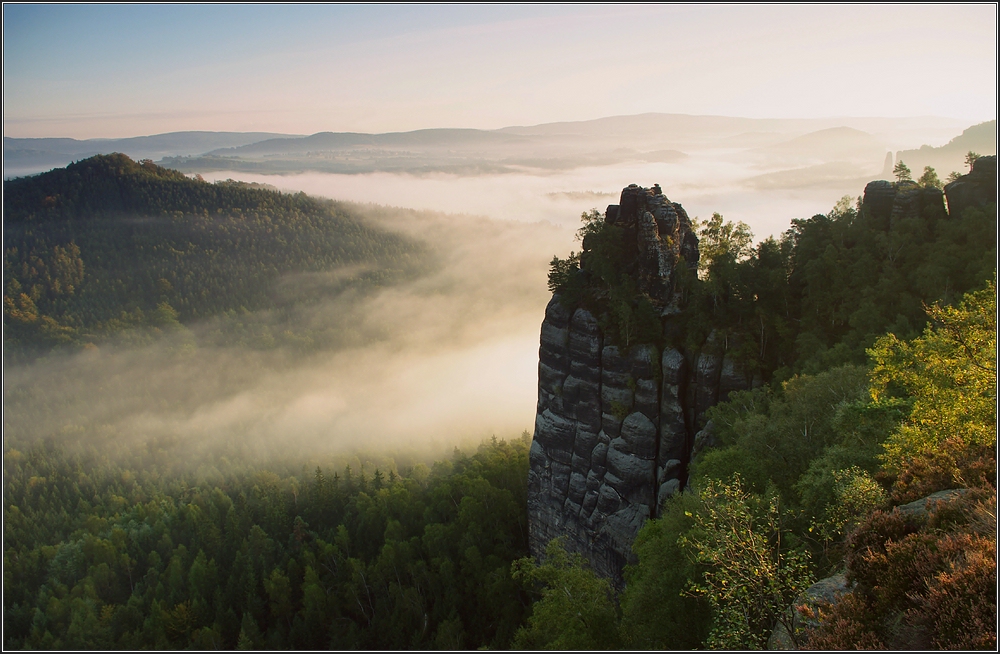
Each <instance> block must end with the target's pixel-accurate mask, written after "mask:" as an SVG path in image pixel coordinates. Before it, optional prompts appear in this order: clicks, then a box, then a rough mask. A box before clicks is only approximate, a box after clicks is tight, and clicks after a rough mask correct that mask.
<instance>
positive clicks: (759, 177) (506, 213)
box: [4, 150, 879, 465]
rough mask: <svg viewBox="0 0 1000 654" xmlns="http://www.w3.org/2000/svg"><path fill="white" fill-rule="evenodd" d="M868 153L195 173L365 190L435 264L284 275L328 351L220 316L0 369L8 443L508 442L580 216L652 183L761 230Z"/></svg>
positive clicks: (429, 450)
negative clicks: (353, 281) (141, 342)
mask: <svg viewBox="0 0 1000 654" xmlns="http://www.w3.org/2000/svg"><path fill="white" fill-rule="evenodd" d="M878 163H879V162H873V163H872V165H871V166H870V168H872V169H875V170H868V169H867V168H865V167H864V166H863V165H860V164H857V163H855V164H844V165H843V166H841V168H840V169H839V171H838V173H837V174H836V175H833V176H830V175H829V171H823V170H820V171H818V172H817V174H819V175H821V176H822V175H823V174H826V178H824V179H822V180H820V179H818V178H817V179H813V177H816V175H813V174H812V173H811V172H810V170H809V169H808V168H807V169H803V170H800V171H798V172H796V173H794V174H792V173H788V174H784V175H782V174H777V175H775V172H776V171H775V169H774V167H773V166H769V165H767V162H766V161H763V160H762V159H761V158H760V156H759V155H753V156H750V155H747V154H746V153H745V152H744V151H739V152H738V151H735V150H733V151H718V152H710V153H701V154H697V155H694V156H691V157H689V158H688V159H686V160H685V161H683V162H681V163H635V164H621V165H615V166H602V167H594V168H577V169H575V170H572V171H568V172H558V173H548V174H541V173H539V172H538V171H530V170H525V171H524V172H523V173H507V174H500V175H478V176H458V175H445V174H428V175H409V174H389V173H373V174H364V175H332V174H321V173H302V174H296V175H288V176H274V175H252V174H245V173H228V172H222V173H215V174H206V175H205V177H206V178H208V179H210V180H213V179H214V180H218V179H226V178H230V177H232V178H237V179H241V180H244V181H249V182H261V183H266V184H269V185H273V186H275V187H278V188H280V189H282V190H289V191H305V192H306V193H309V194H311V195H316V196H323V197H328V198H336V199H338V200H341V201H348V202H353V203H358V204H351V205H350V211H351V213H354V214H356V215H361V216H363V217H364V218H365V219H366V220H369V221H372V222H373V223H375V224H378V225H380V226H383V227H385V228H388V229H390V230H395V231H399V232H403V233H405V234H407V235H409V236H412V237H414V238H416V239H419V240H420V241H422V242H424V243H425V244H426V245H427V246H428V248H429V251H430V252H431V258H432V259H433V264H432V265H431V266H430V267H429V270H430V272H427V273H425V274H423V275H421V276H419V277H417V278H415V279H411V280H410V281H407V282H403V283H400V284H397V285H394V286H388V287H383V288H380V289H378V290H377V291H376V292H374V293H369V294H367V295H365V296H364V297H356V296H352V295H351V294H350V293H341V294H339V295H338V294H337V293H336V292H331V291H330V289H336V288H337V287H338V284H340V282H341V281H342V280H344V279H347V278H350V277H351V276H352V275H357V274H363V273H364V271H360V270H354V269H346V268H345V269H340V270H335V271H331V272H329V273H320V274H317V273H310V274H299V275H288V276H286V277H284V278H282V279H281V280H280V281H279V283H278V284H277V285H276V287H275V289H276V292H277V293H280V294H282V295H284V296H287V297H289V298H303V297H311V296H315V298H317V299H315V300H314V301H311V302H308V303H299V304H297V305H296V307H295V312H294V314H293V315H294V320H296V321H298V322H300V323H301V324H307V325H309V326H310V327H309V328H310V329H322V328H323V326H326V328H327V329H328V331H330V332H336V333H337V334H339V335H340V338H336V339H333V340H332V341H330V342H328V343H326V345H324V346H322V347H311V346H310V345H309V344H308V343H306V344H304V345H303V346H302V347H291V346H289V345H288V343H289V342H291V341H292V340H294V339H293V338H292V337H291V336H290V337H289V338H286V339H284V340H279V342H280V343H282V344H281V345H278V346H274V347H271V348H259V347H256V348H255V347H241V346H236V345H228V346H224V345H221V344H219V343H224V342H231V341H226V339H221V340H219V339H216V340H214V341H213V339H212V338H203V336H204V335H206V334H210V333H213V330H214V331H215V332H218V331H219V330H220V329H222V330H224V329H225V326H224V325H222V322H221V319H216V320H209V321H205V322H203V323H199V324H188V325H187V326H186V327H185V329H183V330H181V331H180V332H178V333H174V334H172V335H170V336H168V337H165V338H161V339H159V340H158V341H156V342H155V343H154V344H153V345H147V346H143V347H134V346H131V347H126V346H115V345H110V344H103V345H100V346H99V347H97V348H90V349H88V350H86V351H83V352H81V353H78V354H74V355H50V356H49V357H47V358H45V359H43V360H40V361H37V362H35V363H33V364H31V365H26V366H8V367H6V370H5V381H4V434H5V439H6V440H7V442H8V447H10V446H15V445H16V446H21V445H23V444H28V443H31V442H34V441H37V440H51V441H53V442H57V443H63V444H67V445H84V446H91V445H92V446H94V447H97V448H99V449H101V450H102V451H103V452H110V453H115V452H120V453H124V452H133V453H134V452H146V453H147V455H148V456H150V457H153V458H154V459H156V460H157V461H160V462H163V461H169V462H170V463H171V465H174V464H176V465H188V464H191V465H195V464H200V463H202V462H204V461H205V460H207V459H209V458H211V457H216V456H218V457H221V456H225V457H229V458H233V457H238V458H239V459H240V460H252V461H263V462H268V463H274V462H277V461H283V462H287V463H294V462H298V461H309V460H316V459H317V458H323V457H331V456H332V457H339V458H340V459H343V458H344V457H347V458H350V457H352V456H355V455H357V456H365V455H367V454H369V453H374V452H381V453H383V454H385V453H389V454H392V455H393V456H395V457H396V459H397V460H403V459H406V460H411V461H412V460H419V459H431V458H438V457H440V456H442V455H444V454H446V453H447V452H448V451H449V450H450V448H451V447H453V446H455V445H462V446H469V445H474V444H475V443H478V442H479V441H480V440H481V439H482V438H488V437H490V436H491V435H493V434H496V435H497V436H499V437H510V436H517V435H519V434H520V433H521V432H522V431H523V430H529V431H530V430H531V429H532V427H533V420H534V411H535V399H536V383H537V377H536V375H537V373H536V369H537V352H538V330H539V325H540V322H541V319H542V316H543V312H544V307H545V304H546V302H547V301H548V298H549V294H548V292H547V288H546V273H547V270H548V264H549V261H550V260H551V259H552V256H553V255H559V256H565V255H566V254H567V253H568V252H569V251H570V250H571V249H574V248H578V247H579V246H578V244H577V243H576V242H575V241H574V239H573V233H574V231H575V230H576V229H577V227H579V217H580V214H581V212H583V211H586V210H589V209H591V208H593V207H597V208H599V209H602V210H603V208H604V207H605V206H606V205H608V204H611V203H615V202H617V198H618V196H619V194H620V192H621V189H622V188H623V187H624V186H627V185H628V184H630V183H637V184H640V185H643V186H651V185H652V184H655V183H659V184H660V185H661V186H662V188H663V191H664V193H665V194H666V195H667V196H668V197H669V198H670V199H671V200H672V201H675V202H680V203H681V204H682V205H684V207H685V208H686V209H687V211H688V213H689V215H691V216H692V217H696V216H697V217H700V218H702V219H706V218H708V217H709V216H711V214H712V212H715V211H718V212H720V213H722V214H723V215H724V216H725V217H726V218H727V219H730V220H742V221H744V222H746V223H748V224H749V225H750V226H751V228H752V229H753V231H754V233H755V235H756V238H757V239H758V240H759V239H762V238H765V237H767V236H768V235H772V234H773V235H778V234H780V233H781V232H782V231H784V230H785V229H787V228H788V226H789V221H790V220H791V219H792V218H801V217H808V216H811V215H813V214H816V213H821V212H825V211H827V210H828V209H829V208H830V207H832V206H833V204H834V203H835V202H836V201H837V200H838V199H839V198H840V197H841V196H843V195H845V194H850V195H852V196H857V195H858V194H860V193H861V192H862V191H863V188H864V180H865V177H866V176H867V177H868V178H874V177H875V176H876V174H877V168H878V165H877V164H878ZM851 166H853V168H852V167H851ZM821 168H822V167H821ZM852 171H857V175H858V177H857V178H856V179H854V180H853V181H852V180H851V179H849V178H848V175H850V174H853V172H852ZM778 172H779V173H780V171H778ZM362 203H377V204H362ZM390 205H391V206H406V207H413V209H397V208H390ZM442 212H448V213H442ZM255 319H258V320H259V321H261V322H263V323H266V322H267V321H268V320H269V318H268V316H267V315H261V316H257V317H256V318H255ZM220 325H221V326H220ZM209 343H216V345H209ZM331 343H332V344H331Z"/></svg>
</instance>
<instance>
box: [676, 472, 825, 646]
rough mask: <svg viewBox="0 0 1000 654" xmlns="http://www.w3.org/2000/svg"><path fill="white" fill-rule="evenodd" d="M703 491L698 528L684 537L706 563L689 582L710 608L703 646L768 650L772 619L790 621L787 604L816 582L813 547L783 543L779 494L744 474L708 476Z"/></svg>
mask: <svg viewBox="0 0 1000 654" xmlns="http://www.w3.org/2000/svg"><path fill="white" fill-rule="evenodd" d="M698 495H699V498H700V499H701V502H702V504H703V508H702V509H701V510H699V511H697V512H695V513H693V514H692V516H693V520H694V527H693V528H692V530H691V531H690V532H688V534H687V535H685V536H682V537H681V543H682V544H683V546H684V547H687V548H690V549H691V551H693V552H694V556H695V559H696V560H697V561H698V562H699V563H701V564H703V565H705V566H706V567H707V569H706V570H705V572H704V573H703V574H702V577H701V579H696V580H692V582H691V583H690V590H691V592H692V593H694V594H696V595H700V596H703V597H705V598H706V599H707V600H708V603H709V605H710V606H711V608H712V629H711V631H710V633H709V635H708V638H707V639H706V641H705V645H706V646H707V647H709V648H711V649H763V648H764V647H765V646H766V644H767V640H768V638H769V637H770V635H771V631H772V630H773V629H774V626H775V625H776V624H777V623H778V622H779V621H788V618H787V614H786V609H787V607H788V605H789V604H790V603H791V602H792V600H793V599H795V597H796V596H797V595H798V594H799V593H800V592H802V591H803V590H805V589H806V588H807V587H808V586H809V585H810V584H811V583H812V579H811V575H810V572H809V554H808V552H807V551H805V550H802V549H793V548H789V547H788V544H787V543H783V542H782V537H783V534H784V532H785V527H784V525H783V524H782V523H783V521H784V518H785V516H784V515H783V513H782V511H781V509H780V508H779V502H778V497H777V495H775V494H773V493H769V494H767V495H766V496H761V495H756V494H753V493H750V492H747V491H745V490H744V489H743V487H742V484H741V482H740V478H739V476H735V477H733V479H732V480H731V481H730V482H729V483H716V482H714V481H709V482H708V483H706V484H705V485H704V486H703V487H702V488H701V490H700V491H699V493H698ZM789 627H791V625H790V624H788V625H786V628H789ZM792 632H793V630H792V629H791V628H789V633H792Z"/></svg>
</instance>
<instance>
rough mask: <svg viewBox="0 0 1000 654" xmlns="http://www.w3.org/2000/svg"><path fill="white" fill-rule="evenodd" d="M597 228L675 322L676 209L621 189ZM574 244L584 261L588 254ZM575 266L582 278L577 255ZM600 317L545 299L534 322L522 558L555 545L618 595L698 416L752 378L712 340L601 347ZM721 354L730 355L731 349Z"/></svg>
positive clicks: (677, 475)
mask: <svg viewBox="0 0 1000 654" xmlns="http://www.w3.org/2000/svg"><path fill="white" fill-rule="evenodd" d="M605 220H606V222H608V223H610V224H612V225H616V226H618V227H620V228H621V229H622V233H623V239H624V246H625V253H626V259H627V260H628V266H627V270H628V274H629V275H630V276H631V277H632V278H634V279H635V281H636V283H637V286H638V288H639V289H640V290H641V291H642V292H643V293H645V294H646V296H648V297H649V298H650V301H651V303H652V304H653V306H654V308H655V309H656V310H657V311H659V313H660V316H661V322H662V324H663V327H664V329H665V330H669V329H670V321H671V317H672V316H674V315H676V314H677V313H678V312H679V311H680V307H679V306H678V305H679V298H678V296H677V293H676V292H675V291H676V289H675V273H676V271H677V268H678V267H679V266H685V265H686V266H688V267H691V268H697V265H698V256H699V255H698V239H697V237H696V235H695V234H694V232H693V231H692V229H691V221H690V219H689V218H688V216H687V213H686V212H685V211H684V209H683V207H681V205H679V204H677V203H673V202H670V201H669V200H668V199H667V198H666V196H664V195H663V193H662V192H661V191H660V188H659V186H654V187H653V188H652V189H645V188H640V187H639V186H636V185H631V186H629V187H628V188H626V189H624V190H623V191H622V195H621V201H620V203H619V204H618V205H611V206H609V207H608V209H607V214H606V218H605ZM587 249H588V248H587V243H586V242H585V243H584V250H585V252H586V250H587ZM580 266H581V268H582V269H584V270H586V267H587V261H586V257H585V255H584V256H583V257H582V258H581V262H580ZM600 324H601V321H600V319H599V317H597V316H594V315H592V314H591V312H590V311H588V310H587V309H585V308H583V307H574V306H567V304H566V303H565V302H564V301H563V300H562V299H561V298H560V297H559V296H558V295H554V296H553V297H552V300H551V301H550V302H549V304H548V307H546V310H545V319H544V321H543V322H542V329H541V343H540V347H539V357H538V358H539V362H538V408H537V414H536V418H535V434H534V440H533V442H532V444H531V452H530V470H529V474H528V515H529V530H530V531H529V538H530V546H531V551H532V554H534V555H535V556H536V557H537V556H540V555H542V554H543V552H544V550H545V546H546V545H547V544H548V542H549V541H550V540H552V539H553V538H556V537H561V538H563V539H564V542H565V546H566V547H567V549H569V550H571V551H575V552H579V553H581V554H583V555H584V556H586V557H587V558H588V559H589V560H590V562H591V565H592V566H593V568H594V569H595V571H596V572H597V573H598V574H600V575H601V576H603V577H606V578H608V579H610V580H611V581H612V583H614V584H615V585H616V586H618V587H621V586H622V585H623V579H622V570H623V568H624V566H625V564H626V563H627V562H629V561H630V560H631V556H632V554H631V548H632V542H633V541H634V540H635V536H636V534H637V533H638V531H639V529H640V528H641V527H642V525H643V523H644V522H645V521H646V519H648V518H650V517H655V516H656V514H657V509H658V507H659V505H660V503H661V502H662V501H663V500H664V499H666V498H667V497H669V496H670V495H671V494H673V493H675V492H677V491H678V490H679V489H680V488H682V487H683V486H684V484H685V483H686V481H687V466H688V461H689V459H690V454H691V448H692V443H693V437H694V434H695V432H696V431H697V430H698V429H699V428H700V426H701V424H700V423H701V421H702V414H703V413H704V411H705V410H706V409H708V408H709V407H710V406H712V405H713V404H715V403H716V402H718V401H719V400H720V399H724V398H725V396H726V395H728V393H729V392H730V391H732V390H736V389H741V388H749V387H750V386H751V385H752V384H753V383H754V380H753V379H748V378H747V376H746V375H744V374H742V372H741V371H740V370H739V368H738V366H736V365H735V363H734V362H733V361H732V360H731V359H730V358H727V356H726V349H727V348H726V345H727V344H726V343H725V341H724V339H720V338H717V337H716V336H715V335H714V334H713V335H712V336H710V337H709V339H708V341H707V342H706V343H705V344H704V345H703V346H702V347H701V348H700V350H699V352H698V353H697V354H695V353H689V352H683V351H681V350H679V349H675V348H667V349H665V350H664V351H662V352H661V351H659V350H658V349H657V347H656V346H655V345H652V344H633V345H631V346H630V347H629V348H627V350H626V349H623V348H620V347H619V346H617V345H615V344H612V343H610V342H606V339H605V336H604V334H603V332H602V330H601V328H600V326H599V325H600ZM729 345H732V344H731V343H730V344H729Z"/></svg>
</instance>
